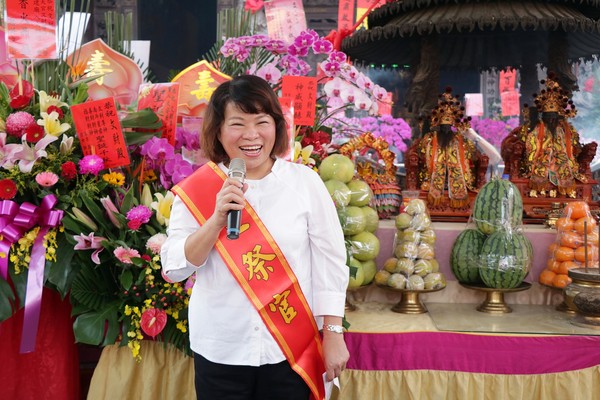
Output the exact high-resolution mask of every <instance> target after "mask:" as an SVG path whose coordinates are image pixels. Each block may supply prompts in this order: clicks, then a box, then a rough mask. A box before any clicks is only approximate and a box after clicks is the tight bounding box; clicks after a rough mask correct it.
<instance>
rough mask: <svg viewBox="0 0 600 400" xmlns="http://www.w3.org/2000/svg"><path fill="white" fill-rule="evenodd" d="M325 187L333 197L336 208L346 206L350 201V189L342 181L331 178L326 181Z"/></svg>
mask: <svg viewBox="0 0 600 400" xmlns="http://www.w3.org/2000/svg"><path fill="white" fill-rule="evenodd" d="M325 187H326V188H327V191H328V192H329V195H330V196H331V198H332V199H333V202H334V203H335V206H336V208H341V207H346V206H347V205H348V204H349V203H350V189H349V188H348V186H346V184H345V183H344V182H342V181H338V180H337V179H330V180H328V181H325Z"/></svg>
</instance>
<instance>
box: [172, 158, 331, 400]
mask: <svg viewBox="0 0 600 400" xmlns="http://www.w3.org/2000/svg"><path fill="white" fill-rule="evenodd" d="M225 179H226V175H225V174H224V173H223V171H221V170H220V169H219V167H218V166H217V165H216V164H215V163H213V162H209V163H208V164H205V165H204V166H202V167H201V168H200V169H199V170H197V171H196V172H195V173H194V174H193V175H191V176H190V177H188V178H186V179H185V180H183V181H182V182H180V183H179V184H178V185H177V186H175V187H173V188H172V191H173V192H174V193H175V194H176V195H178V196H179V197H180V198H181V200H182V201H183V202H184V204H185V205H186V206H187V207H188V209H189V210H190V212H191V213H192V214H193V215H194V217H195V218H196V220H197V221H198V223H199V224H200V225H203V224H204V223H205V222H206V220H207V218H209V217H210V216H211V215H212V214H213V211H214V208H215V201H216V194H217V192H218V191H219V190H221V187H222V186H223V182H224V180H225ZM241 232H242V233H241V234H240V239H237V240H229V239H227V234H226V230H225V229H223V230H222V231H221V233H220V234H219V238H218V239H217V242H216V244H215V248H216V249H217V251H218V252H219V254H220V255H221V257H222V258H223V261H225V264H226V265H227V268H229V271H230V272H231V274H232V275H233V276H234V278H235V279H236V281H237V282H238V284H239V285H240V286H241V288H242V290H243V291H244V293H245V294H246V296H247V297H248V299H249V300H250V302H252V304H253V305H254V307H255V308H256V310H257V311H258V313H259V314H260V316H261V318H262V320H263V321H264V323H265V325H266V326H267V328H268V329H269V331H270V332H271V334H272V335H273V338H274V339H275V341H276V342H277V343H278V344H279V347H280V348H281V350H282V351H283V353H284V354H285V356H286V358H287V360H288V362H289V363H290V365H291V367H292V369H293V370H294V371H296V372H297V373H298V374H299V375H300V376H301V377H302V379H304V381H305V382H306V384H307V385H308V386H309V387H310V390H311V394H312V395H311V399H324V398H325V388H324V385H323V373H324V372H325V363H324V361H323V360H324V358H323V348H322V345H321V337H320V335H319V331H318V329H317V325H316V323H315V319H314V318H313V315H312V312H311V310H310V307H309V306H308V302H307V301H306V298H305V297H304V294H303V293H302V290H301V289H300V285H299V284H298V279H297V278H296V276H295V274H294V272H293V271H292V269H291V267H290V265H289V264H288V262H287V260H286V259H285V256H284V255H283V253H282V252H281V249H280V248H279V246H277V243H275V240H274V239H273V237H272V236H271V234H270V233H269V231H268V230H267V228H266V227H265V226H264V224H263V223H262V221H261V220H260V218H259V217H258V215H257V214H256V212H255V211H254V209H252V207H250V205H249V204H248V203H247V202H246V204H245V207H244V212H243V213H242V221H241ZM249 238H251V239H249ZM244 239H247V240H244Z"/></svg>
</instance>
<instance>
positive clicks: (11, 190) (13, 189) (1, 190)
mask: <svg viewBox="0 0 600 400" xmlns="http://www.w3.org/2000/svg"><path fill="white" fill-rule="evenodd" d="M16 194H17V185H16V184H15V182H13V180H12V179H0V199H2V200H10V199H12V198H14V197H15V196H16Z"/></svg>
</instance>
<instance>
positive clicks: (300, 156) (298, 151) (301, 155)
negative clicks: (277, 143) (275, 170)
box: [293, 142, 315, 165]
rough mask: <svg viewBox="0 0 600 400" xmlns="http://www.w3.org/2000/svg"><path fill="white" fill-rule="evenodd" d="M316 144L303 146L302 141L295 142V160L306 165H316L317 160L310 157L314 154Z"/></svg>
mask: <svg viewBox="0 0 600 400" xmlns="http://www.w3.org/2000/svg"><path fill="white" fill-rule="evenodd" d="M313 149H314V146H313V145H312V144H309V145H308V146H306V147H304V148H302V145H301V144H300V142H294V158H293V161H294V162H295V163H302V164H304V165H311V164H312V165H314V162H315V160H313V159H312V158H310V155H311V154H312V152H313Z"/></svg>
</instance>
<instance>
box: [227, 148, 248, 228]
mask: <svg viewBox="0 0 600 400" xmlns="http://www.w3.org/2000/svg"><path fill="white" fill-rule="evenodd" d="M227 176H228V177H230V178H233V179H236V180H237V181H239V182H240V183H242V184H244V178H245V177H246V162H245V161H244V160H243V159H242V158H234V159H233V160H231V162H230V163H229V174H227ZM241 221H242V210H230V211H229V212H228V213H227V239H237V238H238V237H240V223H241Z"/></svg>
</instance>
